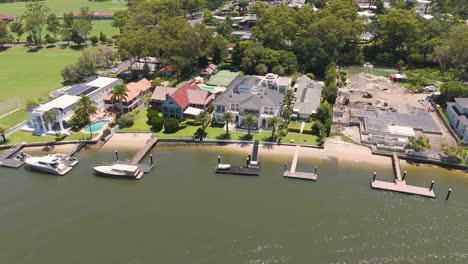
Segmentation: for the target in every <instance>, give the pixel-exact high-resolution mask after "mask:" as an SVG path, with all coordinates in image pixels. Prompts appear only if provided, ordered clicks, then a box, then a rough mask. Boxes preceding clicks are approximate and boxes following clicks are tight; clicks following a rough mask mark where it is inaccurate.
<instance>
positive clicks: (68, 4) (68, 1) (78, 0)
mask: <svg viewBox="0 0 468 264" xmlns="http://www.w3.org/2000/svg"><path fill="white" fill-rule="evenodd" d="M44 3H45V5H46V6H47V7H48V8H49V9H50V11H51V12H53V13H55V14H56V15H57V16H62V15H63V14H64V13H69V12H74V11H77V12H78V11H80V8H81V7H86V6H87V7H89V9H90V10H91V11H95V12H115V11H117V10H119V9H125V8H127V2H126V1H124V2H114V1H106V2H91V1H88V0H45V1H44ZM25 6H26V3H25V2H16V3H2V4H0V13H1V14H8V15H11V16H16V17H17V16H20V15H22V14H23V13H24V10H25Z"/></svg>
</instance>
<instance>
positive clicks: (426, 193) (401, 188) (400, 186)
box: [371, 152, 436, 198]
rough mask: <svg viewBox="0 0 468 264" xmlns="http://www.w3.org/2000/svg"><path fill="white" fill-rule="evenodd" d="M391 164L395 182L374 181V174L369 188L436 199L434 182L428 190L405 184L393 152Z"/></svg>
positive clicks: (398, 162) (396, 157) (404, 176)
mask: <svg viewBox="0 0 468 264" xmlns="http://www.w3.org/2000/svg"><path fill="white" fill-rule="evenodd" d="M392 163H393V171H394V173H395V181H394V182H387V181H379V180H376V179H375V177H376V173H374V177H373V178H372V180H371V187H372V188H373V189H378V190H386V191H392V192H399V193H406V194H413V195H419V196H423V197H429V198H435V197H436V195H435V192H434V189H433V187H434V181H433V182H432V184H431V186H430V187H429V188H424V187H418V186H414V185H409V184H407V183H406V172H405V173H404V174H403V176H402V175H401V168H400V160H399V159H398V156H397V154H396V153H395V152H394V153H393V155H392Z"/></svg>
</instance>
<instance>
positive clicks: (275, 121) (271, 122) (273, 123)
mask: <svg viewBox="0 0 468 264" xmlns="http://www.w3.org/2000/svg"><path fill="white" fill-rule="evenodd" d="M281 123H282V119H281V117H278V116H273V117H270V118H268V119H267V125H268V126H270V127H271V139H272V140H273V139H274V138H275V131H276V128H277V127H278V126H279V125H280V124H281Z"/></svg>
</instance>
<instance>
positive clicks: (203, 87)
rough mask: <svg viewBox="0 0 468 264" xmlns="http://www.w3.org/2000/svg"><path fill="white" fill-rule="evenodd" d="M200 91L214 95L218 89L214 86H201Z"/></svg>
mask: <svg viewBox="0 0 468 264" xmlns="http://www.w3.org/2000/svg"><path fill="white" fill-rule="evenodd" d="M200 89H202V90H205V91H208V92H212V93H214V92H216V88H215V87H212V86H200Z"/></svg>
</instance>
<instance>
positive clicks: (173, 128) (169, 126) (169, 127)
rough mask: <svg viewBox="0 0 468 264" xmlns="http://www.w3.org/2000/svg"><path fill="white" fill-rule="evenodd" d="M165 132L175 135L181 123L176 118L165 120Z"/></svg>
mask: <svg viewBox="0 0 468 264" xmlns="http://www.w3.org/2000/svg"><path fill="white" fill-rule="evenodd" d="M163 123H164V132H166V133H175V132H177V131H178V130H179V121H177V119H175V118H167V119H164V121H163Z"/></svg>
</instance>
